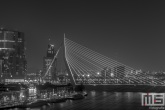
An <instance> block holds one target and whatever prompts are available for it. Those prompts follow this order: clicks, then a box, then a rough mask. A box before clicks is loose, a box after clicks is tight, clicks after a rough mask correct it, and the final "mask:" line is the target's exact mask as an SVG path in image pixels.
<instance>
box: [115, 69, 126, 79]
mask: <svg viewBox="0 0 165 110" xmlns="http://www.w3.org/2000/svg"><path fill="white" fill-rule="evenodd" d="M114 75H115V77H116V78H119V79H123V78H124V77H125V66H116V67H114Z"/></svg>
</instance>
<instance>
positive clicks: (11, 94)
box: [0, 83, 85, 109]
mask: <svg viewBox="0 0 165 110" xmlns="http://www.w3.org/2000/svg"><path fill="white" fill-rule="evenodd" d="M0 87H1V90H2V89H3V91H1V92H0V109H10V108H34V107H40V106H43V105H48V104H50V103H58V102H65V101H66V100H67V99H68V100H76V99H83V98H84V96H85V94H83V93H84V92H83V91H74V90H73V86H70V85H52V84H50V83H45V84H44V85H34V84H30V85H24V86H23V85H22V84H8V85H1V86H0Z"/></svg>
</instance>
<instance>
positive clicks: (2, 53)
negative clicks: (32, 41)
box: [0, 29, 27, 79]
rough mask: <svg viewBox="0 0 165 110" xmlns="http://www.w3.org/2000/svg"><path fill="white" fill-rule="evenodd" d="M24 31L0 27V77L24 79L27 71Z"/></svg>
mask: <svg viewBox="0 0 165 110" xmlns="http://www.w3.org/2000/svg"><path fill="white" fill-rule="evenodd" d="M24 42H25V39H24V33H22V32H18V31H13V30H7V29H0V78H1V79H24V77H25V74H26V73H27V61H26V56H25V44H24Z"/></svg>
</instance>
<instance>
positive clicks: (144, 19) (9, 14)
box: [0, 0, 165, 72]
mask: <svg viewBox="0 0 165 110" xmlns="http://www.w3.org/2000/svg"><path fill="white" fill-rule="evenodd" d="M163 4H164V2H163V1H155V2H151V1H149V2H147V1H129V2H124V1H122V2H120V3H117V2H115V1H113V2H112V1H109V2H97V1H96V2H86V1H81V2H78V1H74V2H73V1H65V2H59V1H58V2H57V1H55V2H41V1H40V2H36V1H33V2H29V1H26V2H25V1H19V0H18V1H10V2H7V1H2V2H1V4H0V13H1V15H3V16H1V18H0V27H4V28H7V29H8V28H9V29H14V30H18V31H21V32H24V33H25V42H26V48H27V50H26V56H27V64H28V72H33V71H36V70H37V69H42V68H43V56H44V55H45V54H46V50H47V45H48V43H49V42H50V41H49V39H51V43H53V44H54V45H55V48H58V46H59V45H60V43H61V42H62V40H63V36H64V33H65V34H66V37H67V38H69V39H71V40H73V41H75V42H77V43H79V44H81V45H83V46H86V47H88V48H90V49H92V50H94V51H96V52H98V53H101V54H103V55H105V56H107V57H109V58H112V59H114V60H117V61H119V62H121V63H124V64H126V65H129V66H131V67H133V68H135V69H142V70H151V71H152V70H154V71H159V70H162V71H165V69H164V65H165V58H164V55H165V51H164V49H165V44H164V42H163V41H164V40H165V38H164V35H165V33H164V32H163V29H164V18H165V15H163V12H164V11H165V8H164V6H163Z"/></svg>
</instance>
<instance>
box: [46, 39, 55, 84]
mask: <svg viewBox="0 0 165 110" xmlns="http://www.w3.org/2000/svg"><path fill="white" fill-rule="evenodd" d="M55 54H56V51H55V46H54V45H53V44H51V43H50V39H49V44H48V48H47V53H46V56H44V58H43V74H45V73H46V71H47V70H48V68H49V66H50V64H51V62H52V61H53V58H54V55H55ZM56 63H57V62H56V60H55V61H54V62H53V64H52V66H51V68H50V69H49V71H48V74H47V76H46V77H45V79H44V80H45V81H47V82H52V81H54V80H56Z"/></svg>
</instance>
